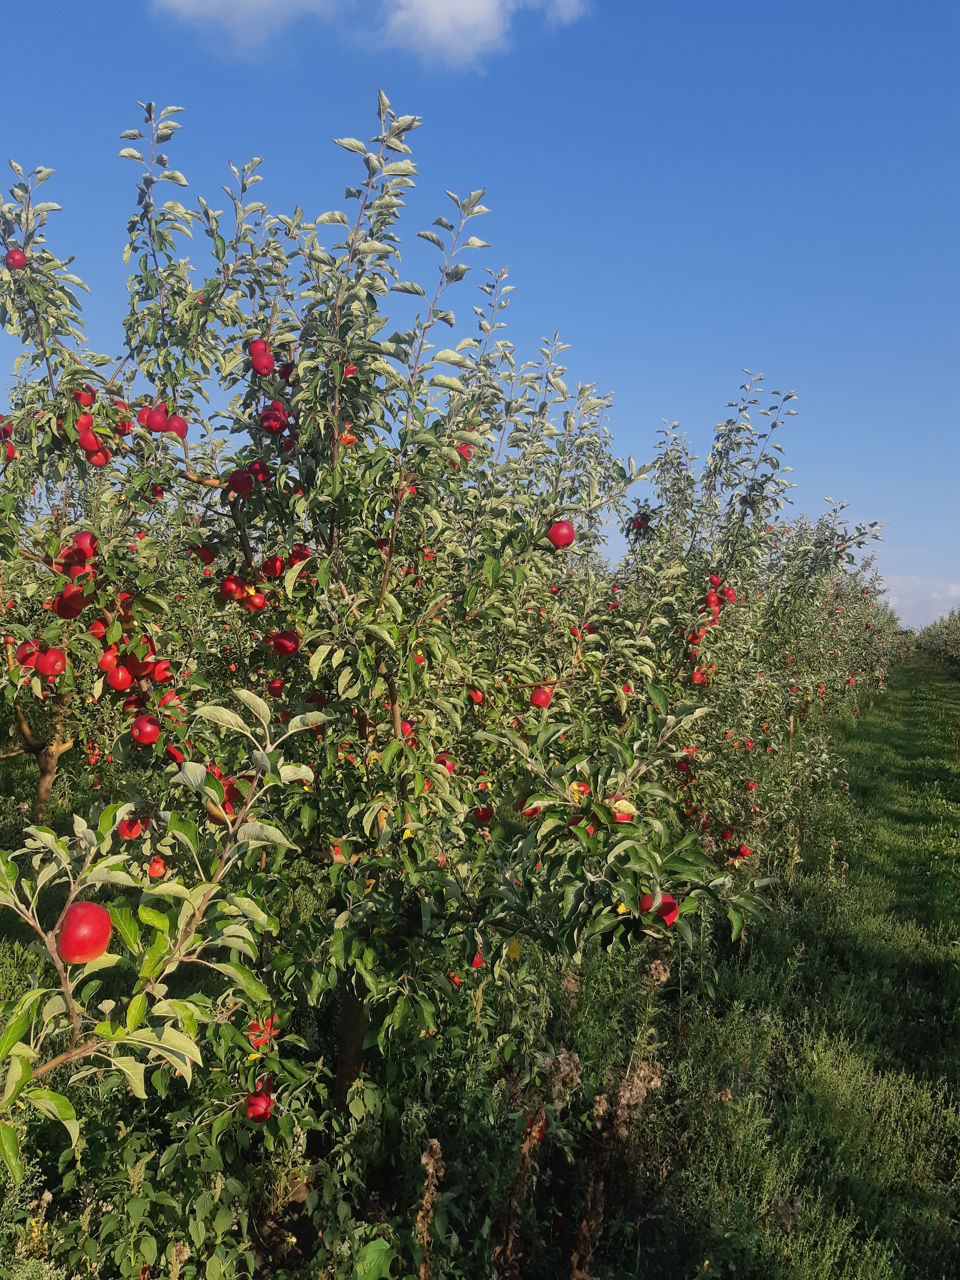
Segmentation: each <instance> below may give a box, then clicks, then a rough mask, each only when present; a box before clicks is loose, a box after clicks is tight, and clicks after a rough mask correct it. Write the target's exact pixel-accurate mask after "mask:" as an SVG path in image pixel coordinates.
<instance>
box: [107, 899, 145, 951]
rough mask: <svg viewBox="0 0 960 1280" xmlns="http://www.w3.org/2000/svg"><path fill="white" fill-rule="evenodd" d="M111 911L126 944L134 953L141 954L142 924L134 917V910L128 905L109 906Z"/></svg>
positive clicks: (118, 931)
mask: <svg viewBox="0 0 960 1280" xmlns="http://www.w3.org/2000/svg"><path fill="white" fill-rule="evenodd" d="M107 910H108V911H109V912H110V919H111V920H112V921H113V926H114V928H115V929H116V931H117V933H119V935H120V937H121V938H122V939H123V941H124V943H125V944H126V946H127V947H128V948H129V949H130V951H132V952H133V954H134V955H139V954H140V926H139V925H138V924H137V922H136V920H135V919H134V917H133V912H132V911H131V909H130V908H129V907H127V906H123V907H116V906H110V907H108V908H107Z"/></svg>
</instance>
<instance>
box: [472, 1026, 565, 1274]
mask: <svg viewBox="0 0 960 1280" xmlns="http://www.w3.org/2000/svg"><path fill="white" fill-rule="evenodd" d="M543 1066H544V1070H545V1071H546V1075H547V1082H546V1091H545V1092H546V1095H547V1097H548V1098H549V1100H550V1102H551V1103H552V1105H553V1108H554V1110H555V1111H561V1110H562V1109H563V1108H564V1107H565V1106H566V1105H567V1103H568V1102H569V1101H570V1098H571V1096H572V1094H573V1093H574V1091H575V1090H576V1089H578V1088H579V1087H580V1058H579V1056H578V1055H577V1054H575V1053H571V1052H570V1050H569V1049H561V1050H560V1052H559V1053H558V1054H557V1056H556V1058H547V1059H546V1060H545V1061H544V1064H543ZM546 1131H547V1102H546V1099H542V1100H541V1101H540V1102H539V1103H538V1104H537V1106H536V1107H535V1108H534V1110H533V1111H532V1112H528V1113H527V1127H526V1131H525V1133H524V1135H523V1140H522V1141H521V1143H520V1154H519V1156H518V1157H517V1169H516V1172H515V1173H514V1175H513V1181H512V1183H511V1184H510V1190H509V1191H508V1192H507V1196H506V1199H505V1200H504V1203H503V1207H502V1209H501V1211H500V1231H499V1234H500V1237H501V1238H500V1243H499V1244H498V1245H497V1246H496V1248H495V1249H494V1251H493V1261H494V1265H495V1266H496V1268H497V1274H498V1275H500V1276H502V1277H504V1280H517V1277H519V1275H520V1272H519V1269H518V1268H519V1258H518V1255H517V1213H518V1210H519V1208H520V1204H521V1202H522V1200H523V1193H524V1190H525V1188H526V1185H527V1182H528V1181H529V1179H530V1175H531V1173H532V1172H533V1166H534V1156H535V1153H536V1150H537V1147H539V1145H540V1143H541V1142H542V1141H543V1137H544V1134H545V1133H546Z"/></svg>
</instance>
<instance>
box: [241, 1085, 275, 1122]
mask: <svg viewBox="0 0 960 1280" xmlns="http://www.w3.org/2000/svg"><path fill="white" fill-rule="evenodd" d="M245 1105H246V1112H247V1119H248V1120H252V1121H253V1122H254V1123H255V1124H264V1123H265V1122H266V1121H267V1120H269V1119H270V1112H271V1111H272V1110H273V1097H272V1096H271V1095H270V1094H269V1093H267V1092H266V1091H265V1090H263V1089H258V1090H257V1092H256V1093H248V1094H247V1099H246V1104H245Z"/></svg>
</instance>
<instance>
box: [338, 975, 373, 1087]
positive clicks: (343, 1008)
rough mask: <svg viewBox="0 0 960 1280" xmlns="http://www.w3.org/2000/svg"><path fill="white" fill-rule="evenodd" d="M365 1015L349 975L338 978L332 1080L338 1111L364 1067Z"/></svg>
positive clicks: (361, 1002)
mask: <svg viewBox="0 0 960 1280" xmlns="http://www.w3.org/2000/svg"><path fill="white" fill-rule="evenodd" d="M366 1033H367V1015H366V1011H365V1010H364V1007H363V1001H362V1000H361V999H360V997H359V996H358V995H357V993H356V992H355V991H354V989H353V982H352V980H351V977H350V976H349V975H347V974H344V976H343V978H342V979H341V980H340V1014H339V1017H338V1018H337V1071H336V1075H335V1077H334V1081H333V1102H334V1106H336V1107H337V1109H338V1110H339V1111H343V1110H344V1108H345V1107H346V1105H347V1095H348V1094H349V1092H350V1086H351V1085H352V1084H353V1082H354V1081H355V1080H356V1079H357V1077H358V1076H359V1074H360V1072H361V1071H362V1070H363V1039H364V1036H365V1035H366Z"/></svg>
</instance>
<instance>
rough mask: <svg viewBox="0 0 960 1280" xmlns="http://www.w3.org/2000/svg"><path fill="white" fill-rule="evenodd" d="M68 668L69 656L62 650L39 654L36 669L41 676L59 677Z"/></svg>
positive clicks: (50, 650)
mask: <svg viewBox="0 0 960 1280" xmlns="http://www.w3.org/2000/svg"><path fill="white" fill-rule="evenodd" d="M66 666H67V655H66V654H65V653H64V652H63V650H62V649H48V650H47V651H46V653H38V654H37V660H36V662H35V663H34V667H35V669H36V671H37V672H38V674H39V675H41V676H59V675H61V674H62V673H63V672H64V671H65V670H66Z"/></svg>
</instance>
